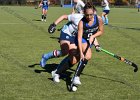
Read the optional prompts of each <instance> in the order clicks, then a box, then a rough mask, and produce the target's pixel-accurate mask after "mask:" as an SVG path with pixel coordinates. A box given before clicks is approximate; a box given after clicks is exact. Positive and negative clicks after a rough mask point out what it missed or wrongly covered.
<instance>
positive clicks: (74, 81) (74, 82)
mask: <svg viewBox="0 0 140 100" xmlns="http://www.w3.org/2000/svg"><path fill="white" fill-rule="evenodd" d="M73 84H75V85H81V82H80V77H78V76H76V77H74V79H73Z"/></svg>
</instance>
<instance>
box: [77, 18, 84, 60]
mask: <svg viewBox="0 0 140 100" xmlns="http://www.w3.org/2000/svg"><path fill="white" fill-rule="evenodd" d="M82 36H83V22H82V21H80V22H79V24H78V48H79V52H80V58H84V54H83V51H82Z"/></svg>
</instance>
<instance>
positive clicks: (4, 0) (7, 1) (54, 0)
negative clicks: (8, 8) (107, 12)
mask: <svg viewBox="0 0 140 100" xmlns="http://www.w3.org/2000/svg"><path fill="white" fill-rule="evenodd" d="M40 1H41V0H0V5H13V4H14V5H22V4H24V5H25V4H27V3H28V2H32V3H33V2H40ZM50 1H51V4H53V5H60V4H61V1H63V2H64V3H65V4H68V3H70V2H71V0H50ZM83 1H84V2H88V1H90V2H93V3H94V4H95V5H100V3H101V0H83ZM109 1H110V3H111V4H114V5H129V4H134V3H135V0H109Z"/></svg>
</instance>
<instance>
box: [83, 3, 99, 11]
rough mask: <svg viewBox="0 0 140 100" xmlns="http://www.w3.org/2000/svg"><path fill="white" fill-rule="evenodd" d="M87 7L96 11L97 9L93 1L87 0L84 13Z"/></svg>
mask: <svg viewBox="0 0 140 100" xmlns="http://www.w3.org/2000/svg"><path fill="white" fill-rule="evenodd" d="M87 9H93V10H94V11H97V10H96V8H95V7H94V5H93V3H92V2H87V3H86V4H85V6H84V13H85V12H86V10H87Z"/></svg>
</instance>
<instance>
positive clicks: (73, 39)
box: [60, 31, 76, 44]
mask: <svg viewBox="0 0 140 100" xmlns="http://www.w3.org/2000/svg"><path fill="white" fill-rule="evenodd" d="M61 40H67V41H69V42H70V43H71V44H72V43H76V37H75V36H70V35H68V34H67V33H64V32H63V31H61V34H60V41H61Z"/></svg>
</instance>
